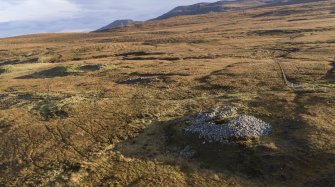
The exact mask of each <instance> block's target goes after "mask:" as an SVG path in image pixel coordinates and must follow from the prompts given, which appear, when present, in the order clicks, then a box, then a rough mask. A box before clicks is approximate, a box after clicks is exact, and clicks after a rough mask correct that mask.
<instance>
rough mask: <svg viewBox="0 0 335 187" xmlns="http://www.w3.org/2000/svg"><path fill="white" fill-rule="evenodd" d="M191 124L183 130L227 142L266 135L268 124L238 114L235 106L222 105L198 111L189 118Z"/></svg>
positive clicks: (212, 139) (212, 140)
mask: <svg viewBox="0 0 335 187" xmlns="http://www.w3.org/2000/svg"><path fill="white" fill-rule="evenodd" d="M190 121H191V125H190V126H188V127H186V128H185V129H184V130H185V131H186V132H187V133H192V134H195V135H198V136H199V138H201V139H204V140H206V141H208V142H221V143H229V142H230V140H232V139H234V140H236V139H246V138H259V137H265V136H268V135H269V133H270V132H271V130H272V127H271V125H270V124H268V123H266V122H264V121H262V120H261V119H258V118H256V117H254V116H249V115H239V114H238V113H237V110H236V108H233V107H222V108H214V109H209V110H207V111H204V112H200V113H198V114H196V115H195V116H193V117H191V118H190Z"/></svg>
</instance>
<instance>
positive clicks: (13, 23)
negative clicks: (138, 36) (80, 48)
mask: <svg viewBox="0 0 335 187" xmlns="http://www.w3.org/2000/svg"><path fill="white" fill-rule="evenodd" d="M203 1H204V0H183V1H180V0H168V1H160V0H122V1H120V0H0V37H7V36H13V35H22V34H31V33H40V32H62V31H78V30H79V31H91V30H95V29H98V28H100V27H102V26H105V25H107V24H109V23H111V22H112V21H114V20H117V19H134V20H137V21H144V20H148V19H151V18H155V17H157V16H159V15H161V14H163V13H165V12H167V11H169V10H171V9H172V8H174V7H176V6H180V5H189V4H194V3H199V2H203ZM205 1H207V2H214V1H217V0H205ZM27 26H28V27H27Z"/></svg>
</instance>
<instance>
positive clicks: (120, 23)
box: [96, 19, 135, 32]
mask: <svg viewBox="0 0 335 187" xmlns="http://www.w3.org/2000/svg"><path fill="white" fill-rule="evenodd" d="M132 23H135V21H133V20H131V19H125V20H116V21H113V22H112V23H111V24H108V25H106V26H104V27H101V28H100V29H98V30H96V32H97V31H98V32H101V31H106V30H109V29H112V28H114V27H123V26H127V25H129V24H132Z"/></svg>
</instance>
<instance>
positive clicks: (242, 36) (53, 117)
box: [0, 1, 335, 186]
mask: <svg viewBox="0 0 335 187" xmlns="http://www.w3.org/2000/svg"><path fill="white" fill-rule="evenodd" d="M236 6H237V5H236ZM334 6H335V2H334V1H316V2H311V3H302V4H296V5H295V4H293V5H286V6H273V7H263V8H255V9H248V10H246V11H229V12H224V13H212V14H206V15H198V16H183V17H176V18H170V19H166V20H157V21H150V22H145V23H138V24H134V25H130V26H127V27H122V28H116V29H113V30H111V31H110V32H105V33H74V34H41V35H30V36H21V37H15V38H8V39H0V138H1V141H0V185H1V186H36V185H39V186H57V185H59V186H332V185H333V184H334V183H335V177H334V176H335V119H334V116H335V92H334V91H335V54H334V51H335V25H334V23H335V13H334ZM278 63H280V65H281V66H282V68H283V70H284V72H285V74H286V76H287V79H288V80H289V81H290V82H292V83H294V84H298V85H303V89H301V90H293V89H291V88H290V87H288V86H287V85H286V84H285V82H284V81H283V75H282V72H281V69H280V67H279V65H278ZM141 78H142V79H141ZM227 105H229V106H235V107H237V108H238V109H239V110H240V111H243V112H244V113H247V114H250V115H254V116H258V117H260V118H262V119H263V120H265V121H267V122H268V123H270V124H271V125H272V126H273V132H272V133H271V135H270V136H269V137H267V138H264V139H262V140H259V142H257V145H254V144H253V143H250V142H249V143H248V142H245V143H244V144H241V145H239V146H232V147H227V149H224V150H221V151H218V150H216V148H215V146H214V148H213V146H212V145H208V146H202V147H201V150H203V151H202V152H203V153H202V154H201V155H202V156H199V157H197V158H194V159H192V160H187V159H185V158H183V157H180V155H179V150H180V149H181V148H183V147H184V146H186V145H187V143H188V142H187V140H184V139H183V138H181V137H177V138H176V134H178V131H176V130H175V129H174V128H173V127H174V125H176V124H183V123H186V122H185V117H186V116H188V115H190V114H193V113H196V112H199V111H202V110H205V109H207V108H211V107H215V106H227ZM180 136H182V135H180Z"/></svg>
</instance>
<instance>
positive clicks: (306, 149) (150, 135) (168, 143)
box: [115, 103, 335, 186]
mask: <svg viewBox="0 0 335 187" xmlns="http://www.w3.org/2000/svg"><path fill="white" fill-rule="evenodd" d="M250 105H254V103H253V104H250ZM296 115H298V114H294V115H293V117H288V118H284V119H283V118H280V119H279V118H277V119H276V120H274V119H273V117H271V118H270V117H268V116H267V117H266V116H263V118H266V120H270V121H271V120H272V121H271V124H272V125H273V126H274V132H273V133H272V134H271V136H270V137H268V138H266V139H264V140H247V141H243V142H238V143H232V144H220V143H204V141H203V140H201V139H199V138H198V137H196V136H194V135H189V134H186V133H185V132H184V131H183V129H184V128H185V127H186V126H188V125H189V121H188V118H187V116H185V117H182V118H178V119H174V120H171V121H163V122H156V123H154V124H152V125H150V126H149V127H148V128H146V129H145V130H144V131H143V132H142V133H140V134H139V135H138V136H137V137H135V138H133V139H129V140H125V141H123V142H120V143H118V144H117V145H116V147H115V150H117V151H119V152H120V153H121V154H123V155H124V156H126V157H131V158H136V159H141V160H146V161H150V160H151V161H155V160H158V161H159V162H163V163H167V164H171V165H180V166H181V168H182V171H183V172H185V173H188V174H189V173H192V172H193V171H194V170H201V169H208V170H214V171H216V172H222V173H228V174H235V175H238V176H242V177H247V178H250V179H252V180H255V181H258V182H261V183H262V182H263V181H265V182H268V183H273V182H275V183H276V184H282V185H288V184H294V185H305V186H317V185H319V184H321V185H322V186H332V184H334V182H335V177H334V176H335V175H333V174H334V171H335V170H332V169H331V167H332V166H329V165H328V163H333V162H334V161H335V155H334V154H331V153H326V152H323V151H318V150H313V149H312V148H311V146H310V145H309V141H308V137H307V135H306V137H297V136H296V132H297V131H299V130H300V129H301V128H304V126H305V125H306V124H304V122H303V121H301V120H300V119H299V118H297V116H296ZM277 145H278V146H277ZM187 146H188V147H191V148H192V150H194V151H195V152H196V154H195V155H194V156H193V157H192V158H191V159H190V158H185V157H182V156H181V154H180V152H181V150H183V149H184V148H185V147H187ZM190 165H192V167H190ZM320 168H322V169H320ZM317 172H319V173H317Z"/></svg>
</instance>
